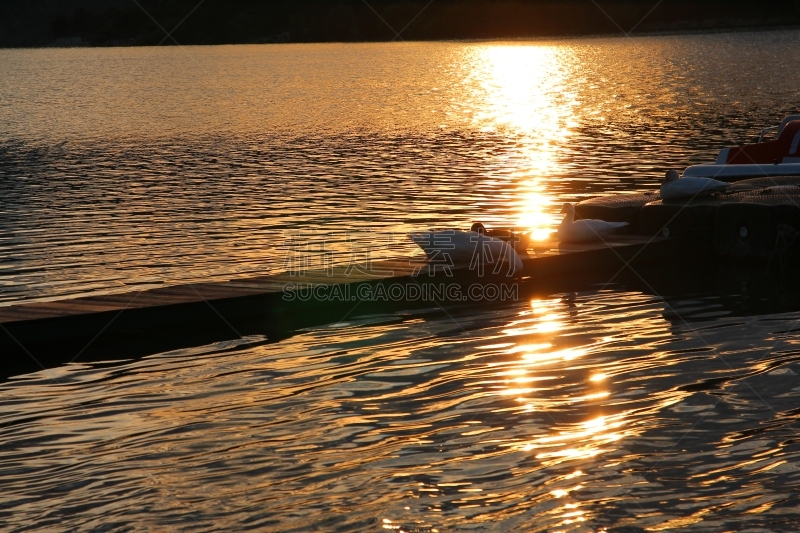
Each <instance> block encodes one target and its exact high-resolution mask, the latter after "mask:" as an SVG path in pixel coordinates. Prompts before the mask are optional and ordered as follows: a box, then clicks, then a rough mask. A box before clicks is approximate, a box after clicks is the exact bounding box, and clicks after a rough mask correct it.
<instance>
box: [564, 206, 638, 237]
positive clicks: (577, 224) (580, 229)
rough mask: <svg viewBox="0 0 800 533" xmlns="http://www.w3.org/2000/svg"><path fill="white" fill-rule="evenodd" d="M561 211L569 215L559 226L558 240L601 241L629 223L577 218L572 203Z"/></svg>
mask: <svg viewBox="0 0 800 533" xmlns="http://www.w3.org/2000/svg"><path fill="white" fill-rule="evenodd" d="M561 212H562V213H566V214H567V216H565V217H564V220H562V221H561V225H560V226H559V227H558V233H557V236H558V242H593V241H600V240H603V239H604V238H605V237H607V236H608V235H610V234H611V233H613V232H614V231H615V230H617V229H619V228H623V227H625V226H627V225H628V223H627V222H606V221H605V220H596V219H587V220H575V206H573V205H572V204H564V208H563V209H562V210H561Z"/></svg>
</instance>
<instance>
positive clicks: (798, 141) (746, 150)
mask: <svg viewBox="0 0 800 533" xmlns="http://www.w3.org/2000/svg"><path fill="white" fill-rule="evenodd" d="M787 157H788V158H798V162H800V120H793V121H791V122H789V123H788V124H786V126H785V127H784V128H783V131H781V134H780V135H779V136H778V138H777V139H775V140H774V141H767V142H763V143H757V144H745V145H743V146H737V147H735V148H731V149H729V150H728V158H727V160H726V162H725V163H726V164H728V165H754V164H755V165H772V164H774V163H782V162H784V161H783V160H784V158H787ZM786 162H787V163H788V162H789V161H786Z"/></svg>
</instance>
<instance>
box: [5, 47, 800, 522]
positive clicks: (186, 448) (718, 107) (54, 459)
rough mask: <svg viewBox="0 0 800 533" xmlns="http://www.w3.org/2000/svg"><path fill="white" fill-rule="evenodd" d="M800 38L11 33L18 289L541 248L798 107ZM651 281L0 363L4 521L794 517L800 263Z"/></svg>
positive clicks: (8, 283) (799, 477) (76, 290)
mask: <svg viewBox="0 0 800 533" xmlns="http://www.w3.org/2000/svg"><path fill="white" fill-rule="evenodd" d="M798 45H800V32H798V31H775V32H763V33H759V32H755V33H732V34H725V33H722V34H715V35H680V36H649V37H635V38H623V37H620V38H597V39H582V40H564V41H535V42H508V43H506V42H489V43H486V42H475V43H391V44H319V45H263V46H220V47H181V48H178V47H173V48H166V47H164V48H118V49H58V50H56V49H50V50H0V72H2V75H1V76H0V305H10V304H12V303H15V302H20V301H23V300H25V301H34V300H53V299H61V298H67V297H75V296H81V295H89V294H102V293H110V292H127V291H131V290H139V289H142V288H148V287H153V286H158V285H163V284H176V283H183V282H187V281H198V280H224V279H231V278H235V277H245V276H249V275H253V274H256V273H258V274H262V273H265V272H279V271H282V270H284V269H285V266H286V258H287V249H288V248H287V246H288V244H287V243H293V242H294V243H296V242H298V239H299V240H300V241H302V242H308V243H310V245H311V248H312V249H313V250H321V249H323V246H324V249H325V250H327V251H329V252H330V253H331V254H332V256H333V257H334V259H335V260H336V261H337V262H346V261H348V260H349V259H350V258H352V257H355V256H359V257H361V256H363V255H364V254H365V253H366V252H367V251H369V253H371V254H373V257H376V258H377V257H381V256H385V257H394V256H407V255H410V254H412V253H414V247H413V245H412V244H411V243H409V242H408V241H407V240H406V238H405V234H406V233H407V232H408V231H412V230H420V229H426V228H428V227H430V226H448V227H466V226H468V225H469V224H470V223H471V222H472V221H474V220H481V221H484V222H485V223H487V224H490V225H496V224H503V225H515V226H518V227H523V228H527V229H529V230H531V231H532V232H533V233H534V236H537V237H543V236H546V235H547V234H548V233H549V232H550V231H552V230H553V229H554V228H555V226H556V225H557V223H558V221H559V215H558V212H559V211H560V206H561V204H562V203H563V202H565V201H578V200H580V199H583V198H588V197H593V196H597V195H600V194H611V193H618V192H625V193H635V192H643V191H652V190H655V189H656V188H657V186H658V182H659V181H660V179H661V176H663V173H664V171H665V170H666V169H668V168H677V169H681V168H683V167H685V166H687V165H689V164H694V163H702V162H710V161H713V160H714V159H715V158H716V153H717V151H718V150H719V149H720V148H721V147H723V146H726V145H732V144H735V143H737V142H742V141H751V140H752V139H753V138H754V137H756V136H757V135H758V133H759V132H760V129H761V128H762V127H764V126H767V125H773V124H777V123H778V122H779V121H780V119H781V118H782V117H783V116H785V115H787V114H790V113H792V112H797V111H800V108H798V106H800V84H798V75H797V74H796V73H798V72H800V56H798V54H797V53H796V51H797V49H798ZM666 278H667V279H666V281H665V280H664V279H659V280H655V279H653V280H650V279H640V280H634V281H633V282H631V281H624V280H614V282H613V283H611V284H607V285H598V286H596V287H590V288H588V289H587V288H585V287H584V288H582V290H581V291H578V292H577V293H571V294H564V293H556V294H552V295H548V296H536V297H531V298H526V299H523V300H521V301H518V302H516V303H513V304H508V305H503V306H492V307H486V306H473V307H468V308H461V309H449V310H447V311H446V312H441V310H438V309H431V310H422V311H419V312H415V313H413V314H412V313H398V314H393V315H386V316H359V315H358V312H357V311H356V312H352V313H350V314H349V315H348V316H347V317H343V318H342V320H341V321H339V322H337V323H335V324H331V325H328V326H323V327H318V328H312V329H309V330H305V331H301V332H299V333H298V334H297V335H295V336H293V337H291V338H289V339H286V340H283V341H280V342H275V343H270V342H268V339H265V338H263V337H250V338H246V339H241V340H239V341H235V342H223V343H217V344H213V345H207V346H197V347H193V348H190V349H185V350H182V351H178V352H170V353H162V354H153V355H151V356H149V357H146V358H144V359H141V360H138V361H121V362H116V363H113V364H111V363H102V364H100V363H92V362H89V361H78V362H77V363H75V364H71V365H66V366H63V367H61V368H58V369H55V370H50V371H42V372H40V373H37V374H31V375H27V376H21V377H19V378H15V379H12V380H8V381H6V382H5V383H3V384H1V385H0V450H1V451H2V453H0V480H2V486H3V491H2V495H0V521H2V523H4V524H5V526H6V527H7V528H8V529H9V530H13V531H17V530H28V529H36V528H42V529H63V530H95V529H96V530H131V531H133V530H187V531H198V530H212V529H218V530H243V529H258V530H262V531H298V532H301V531H343V532H344V531H379V530H387V531H389V530H393V531H406V532H411V531H418V532H435V531H438V532H447V531H606V530H607V531H626V532H627V531H645V530H646V531H661V530H670V531H673V530H674V531H709V532H717V531H796V530H798V529H799V528H800V497H798V496H797V494H798V491H800V440H798V425H797V424H796V422H797V421H798V417H800V382H798V379H797V374H798V373H800V362H798V358H800V346H798V345H800V336H798V331H800V329H799V328H800V312H798V309H800V305H798V304H797V302H798V299H797V298H795V297H793V296H792V294H794V293H793V292H792V291H791V290H790V289H789V288H788V287H789V285H791V283H790V281H791V273H786V272H784V273H780V274H773V275H767V274H765V273H763V272H760V271H753V270H736V269H721V270H719V271H712V272H711V273H710V274H709V273H708V272H705V273H703V274H702V275H700V274H698V275H697V276H694V275H693V274H692V273H691V272H689V273H687V272H681V273H679V274H678V273H676V274H675V275H673V276H669V275H668V276H666ZM670 278H672V279H670ZM109 358H112V359H113V354H109Z"/></svg>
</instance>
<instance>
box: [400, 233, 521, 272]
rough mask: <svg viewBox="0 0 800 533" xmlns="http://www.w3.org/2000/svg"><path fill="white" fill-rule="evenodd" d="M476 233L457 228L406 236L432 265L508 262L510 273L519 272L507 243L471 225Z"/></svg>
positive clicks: (517, 259) (517, 261) (515, 258)
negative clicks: (436, 263)
mask: <svg viewBox="0 0 800 533" xmlns="http://www.w3.org/2000/svg"><path fill="white" fill-rule="evenodd" d="M473 228H474V229H475V230H476V231H461V230H457V229H447V230H431V231H426V232H421V233H409V234H408V237H409V238H410V239H411V240H412V241H413V242H414V243H415V244H416V245H417V246H419V247H420V248H422V251H423V252H425V255H426V256H427V257H428V260H430V261H431V262H438V263H444V262H447V263H449V264H453V263H468V264H470V265H471V266H472V265H473V264H477V261H485V262H486V263H487V264H496V263H502V262H507V263H508V264H509V265H511V266H513V272H514V273H516V272H522V268H523V267H522V259H521V258H520V256H519V254H518V253H517V252H516V250H514V247H513V246H511V245H509V244H508V243H507V242H505V241H503V240H501V239H497V238H494V237H490V236H488V235H486V234H485V229H484V228H483V225H480V227H476V226H473Z"/></svg>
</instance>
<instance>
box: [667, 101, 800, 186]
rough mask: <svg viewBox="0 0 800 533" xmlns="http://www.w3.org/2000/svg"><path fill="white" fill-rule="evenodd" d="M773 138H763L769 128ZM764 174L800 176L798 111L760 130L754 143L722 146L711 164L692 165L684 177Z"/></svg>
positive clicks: (723, 178)
mask: <svg viewBox="0 0 800 533" xmlns="http://www.w3.org/2000/svg"><path fill="white" fill-rule="evenodd" d="M771 130H777V132H776V135H775V138H773V139H771V140H766V138H767V135H768V132H770V131H771ZM765 176H800V115H789V116H788V117H786V118H784V119H783V120H782V121H781V123H780V125H779V126H771V127H768V128H764V129H763V130H761V136H760V137H759V139H758V142H757V143H754V144H744V145H741V146H734V147H729V148H723V149H722V150H721V151H720V153H719V155H718V156H717V160H716V162H714V163H712V164H704V165H693V166H690V167H688V168H686V170H684V171H683V177H685V178H714V179H717V180H721V181H738V180H740V179H745V178H758V177H765Z"/></svg>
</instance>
